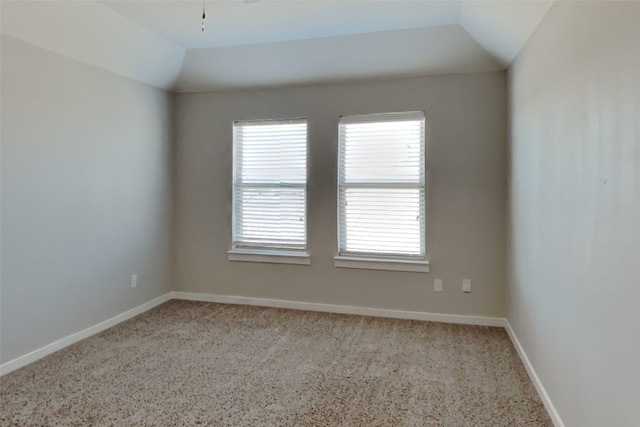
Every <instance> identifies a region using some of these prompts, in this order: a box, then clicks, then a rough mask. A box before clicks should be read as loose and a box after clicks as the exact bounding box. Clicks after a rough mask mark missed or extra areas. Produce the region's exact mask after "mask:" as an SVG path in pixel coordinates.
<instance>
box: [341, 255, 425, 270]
mask: <svg viewBox="0 0 640 427" xmlns="http://www.w3.org/2000/svg"><path fill="white" fill-rule="evenodd" d="M333 259H334V262H335V266H336V267H338V268H358V269H363V270H387V271H411V272H415V273H428V272H429V261H415V260H404V259H380V258H364V257H362V258H361V257H352V256H340V255H338V256H335V257H334V258H333Z"/></svg>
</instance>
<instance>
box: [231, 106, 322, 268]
mask: <svg viewBox="0 0 640 427" xmlns="http://www.w3.org/2000/svg"><path fill="white" fill-rule="evenodd" d="M297 122H301V123H304V124H305V150H304V152H305V175H304V184H284V185H283V184H279V185H278V186H277V187H279V188H283V189H286V188H291V189H298V190H299V189H302V190H303V191H304V245H303V246H302V247H300V248H293V247H278V246H277V245H276V244H273V245H270V244H267V245H264V246H259V245H251V244H246V245H245V244H238V241H236V236H237V227H238V225H237V221H236V213H237V211H238V209H236V204H237V202H238V201H237V191H238V188H239V187H243V188H253V187H254V186H251V185H246V184H244V185H242V184H241V185H240V186H239V184H238V183H237V181H236V177H237V175H236V173H237V169H238V166H239V165H238V164H237V155H238V152H237V136H236V135H237V128H238V126H239V125H242V124H247V123H249V124H254V125H255V124H261V123H264V124H265V125H268V124H272V125H274V124H292V123H297ZM232 133H233V136H232V176H231V249H230V250H229V251H228V252H227V254H228V259H229V261H246V262H262V263H277V264H298V265H309V264H311V257H310V255H309V252H308V245H309V241H308V231H309V230H308V229H309V223H308V218H309V210H308V206H309V195H308V183H309V120H308V119H307V118H306V117H295V118H286V119H283V118H276V119H251V120H234V121H233V123H232ZM261 186H274V185H273V184H272V183H265V182H262V183H256V185H255V188H259V187H261Z"/></svg>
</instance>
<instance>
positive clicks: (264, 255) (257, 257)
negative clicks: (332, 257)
mask: <svg viewBox="0 0 640 427" xmlns="http://www.w3.org/2000/svg"><path fill="white" fill-rule="evenodd" d="M227 254H228V255H229V261H240V262H266V263H271V264H298V265H310V264H311V257H310V256H309V254H308V253H307V252H303V251H300V252H298V251H273V250H255V249H254V250H249V249H232V250H230V251H229V252H227Z"/></svg>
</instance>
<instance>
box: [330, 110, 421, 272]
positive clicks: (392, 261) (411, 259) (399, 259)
mask: <svg viewBox="0 0 640 427" xmlns="http://www.w3.org/2000/svg"><path fill="white" fill-rule="evenodd" d="M394 115H396V116H397V117H398V118H402V117H403V116H404V117H410V116H412V115H420V116H419V119H418V120H420V121H421V122H422V123H421V125H422V141H421V144H420V145H421V152H420V156H421V162H422V164H421V169H422V173H423V176H422V183H419V184H414V183H401V182H388V181H386V182H373V183H366V184H365V183H357V184H355V185H353V184H352V185H349V184H347V183H346V182H345V181H344V175H345V174H346V168H345V167H344V166H345V165H344V159H343V153H344V147H343V144H344V143H345V141H343V139H342V135H343V132H342V130H343V126H346V125H348V124H350V123H349V121H350V120H353V121H352V122H351V123H354V122H355V123H357V119H358V118H366V120H365V121H367V122H370V123H377V122H376V121H375V120H371V119H375V117H376V116H378V117H380V118H381V119H383V120H380V122H384V121H387V122H388V121H393V120H392V119H393V116H394ZM354 119H356V120H354ZM399 121H400V120H399ZM426 133H427V123H426V113H425V112H424V111H405V112H388V113H369V114H353V115H344V116H340V118H339V121H338V155H337V194H336V196H337V209H336V210H337V230H336V231H337V252H336V255H335V256H334V265H335V266H336V267H340V268H357V269H372V270H390V271H411V272H429V269H430V263H429V261H428V257H427V219H428V215H427V200H428V194H429V191H428V190H429V180H428V176H429V171H428V168H427V135H426ZM347 188H373V189H401V188H408V189H409V188H410V189H413V188H415V189H418V190H421V192H422V193H421V194H422V196H421V198H420V205H421V206H420V210H421V212H422V217H421V224H420V230H421V235H420V252H421V253H420V254H419V255H406V254H399V253H393V252H389V253H382V252H380V253H367V252H352V251H346V250H343V248H342V246H343V243H344V242H345V240H346V236H343V235H342V233H343V232H344V233H346V225H345V226H343V224H346V218H345V215H346V212H344V209H342V204H341V194H342V193H341V191H342V190H344V189H347ZM343 229H344V231H343Z"/></svg>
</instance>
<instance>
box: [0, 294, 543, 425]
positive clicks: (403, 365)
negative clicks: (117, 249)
mask: <svg viewBox="0 0 640 427" xmlns="http://www.w3.org/2000/svg"><path fill="white" fill-rule="evenodd" d="M0 387H1V389H0V399H1V400H0V403H1V416H0V422H1V425H3V426H5V425H7V426H8V425H19V426H29V425H33V426H36V425H37V426H43V425H48V426H67V425H74V426H76V425H77V426H89V425H113V426H125V425H126V426H129V425H149V426H151V425H153V426H174V425H210V426H252V427H253V426H367V427H373V426H455V427H458V426H551V421H550V420H549V418H548V416H547V414H546V413H545V411H544V408H543V406H542V403H541V402H540V400H539V398H538V397H537V395H536V392H535V390H534V388H533V386H532V384H531V382H530V381H529V379H528V377H527V374H526V372H525V370H524V368H523V366H522V364H521V362H520V361H519V359H518V356H517V354H516V352H515V350H514V349H513V347H512V345H511V343H510V341H509V338H508V337H507V335H506V333H505V332H504V330H502V329H500V328H489V327H476V326H460V325H450V324H440V323H429V322H418V321H406V320H391V319H380V318H368V317H359V316H343V315H334V314H324V313H313V312H304V311H294V310H280V309H271V308H259V307H246V306H233V305H221V304H209V303H196V302H185V301H170V302H168V303H166V304H163V305H162V306H160V307H157V308H156V309H154V310H151V311H149V312H147V313H145V314H143V315H141V316H139V317H137V318H135V319H132V320H130V321H128V322H125V323H123V324H121V325H118V326H116V327H114V328H112V329H109V330H107V331H105V332H103V333H101V334H99V335H96V336H94V337H91V338H88V339H86V340H84V341H82V342H80V343H77V344H75V345H73V346H71V347H68V348H66V349H64V350H62V351H59V352H57V353H55V354H53V355H51V356H49V357H47V358H45V359H42V360H40V361H38V362H36V363H34V364H32V365H29V366H27V367H25V368H23V369H21V370H19V371H16V372H13V373H11V374H9V375H5V376H4V377H2V378H1V379H0Z"/></svg>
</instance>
